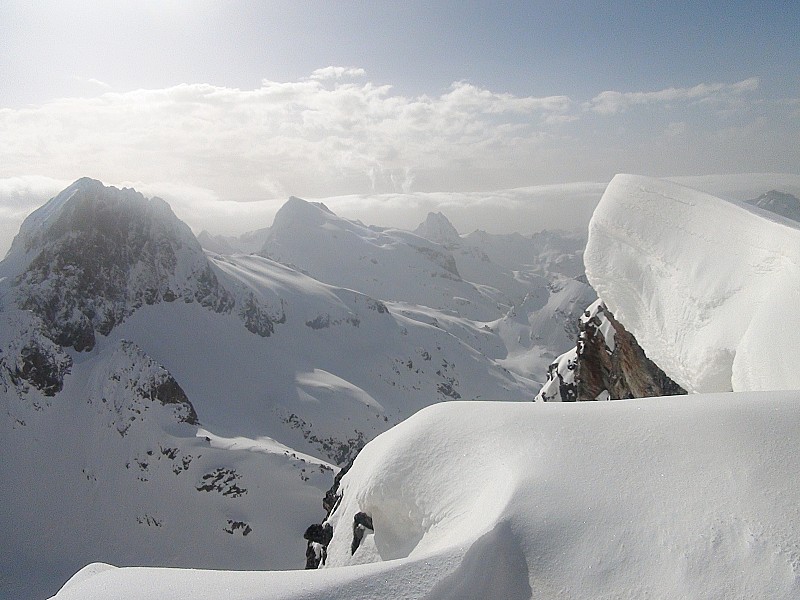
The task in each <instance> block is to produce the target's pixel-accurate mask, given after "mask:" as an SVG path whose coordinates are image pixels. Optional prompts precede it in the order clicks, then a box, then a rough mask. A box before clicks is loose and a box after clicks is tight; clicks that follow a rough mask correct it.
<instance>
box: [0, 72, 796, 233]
mask: <svg viewBox="0 0 800 600" xmlns="http://www.w3.org/2000/svg"><path fill="white" fill-rule="evenodd" d="M762 95H763V93H762V92H761V87H760V82H759V80H758V79H757V78H751V79H745V80H743V81H740V82H738V83H733V84H724V83H701V84H698V85H695V86H692V87H684V88H679V87H670V88H665V89H663V90H659V91H655V92H653V91H651V92H615V91H606V92H603V93H601V94H597V95H595V96H594V98H592V99H591V100H589V101H586V102H582V101H581V100H580V99H578V100H576V99H573V98H571V97H569V96H566V95H545V96H532V95H516V94H511V93H507V92H497V91H494V90H491V89H488V88H485V87H481V86H479V85H476V84H475V83H472V82H467V81H458V82H455V83H453V84H451V85H450V86H449V87H447V88H446V89H445V90H444V91H443V92H442V93H441V94H438V95H425V94H423V95H418V96H407V95H403V94H400V93H398V92H397V91H395V89H394V88H393V87H392V86H391V85H379V84H375V83H373V82H371V81H369V80H368V79H366V77H365V74H364V71H363V69H359V68H356V67H325V68H323V69H318V70H317V71H314V72H313V73H312V75H311V76H309V77H304V78H300V79H298V80H296V81H287V82H278V81H271V80H264V81H262V82H261V83H260V85H258V86H256V87H255V88H254V89H237V88H231V87H224V86H215V85H210V84H205V83H196V84H181V85H175V86H171V87H166V88H163V89H139V90H131V91H126V92H119V91H117V92H112V91H108V92H105V93H102V94H100V95H96V96H94V97H85V98H63V99H58V100H53V101H50V102H47V103H44V104H41V105H38V106H24V107H20V108H0V140H2V143H1V144H0V178H3V177H6V178H15V181H16V183H15V184H14V185H16V186H17V187H19V188H20V189H23V188H24V187H25V186H29V188H28V192H25V194H23V195H20V194H17V195H16V196H14V195H7V196H5V197H3V196H2V191H3V190H2V187H1V186H0V201H2V202H0V217H7V220H6V221H4V222H8V223H11V222H18V220H21V218H22V217H24V214H26V213H25V211H29V210H30V209H32V208H33V205H34V204H36V203H41V202H43V201H44V200H46V197H44V198H43V197H42V190H44V189H45V188H47V192H46V193H47V194H49V195H48V196H47V197H49V196H52V195H54V194H55V193H56V192H57V191H59V190H60V189H63V187H65V186H66V185H67V184H68V183H70V182H71V181H74V180H75V179H78V178H79V177H82V176H89V177H93V178H96V179H100V180H102V181H105V182H109V183H112V184H118V183H120V182H121V183H120V184H121V185H129V186H132V187H135V188H136V189H139V190H140V191H142V192H143V193H145V194H146V195H159V196H162V197H164V198H165V199H166V200H167V201H169V202H170V203H171V204H172V205H173V207H174V210H175V212H176V214H178V216H180V217H181V218H183V219H184V220H186V221H187V222H188V223H189V224H190V225H191V226H192V227H193V228H195V229H209V230H211V231H213V232H215V233H217V232H219V233H235V232H241V231H242V230H243V228H249V229H254V228H257V227H261V226H265V225H266V224H268V223H269V222H271V217H272V214H274V211H275V210H277V207H279V206H280V204H281V203H282V202H283V201H284V200H285V199H286V197H288V196H289V195H296V196H300V197H305V198H329V197H333V196H335V197H344V196H348V197H352V195H354V194H355V195H360V196H364V197H366V196H367V195H369V197H370V198H375V197H378V196H379V195H381V194H402V198H403V200H402V202H407V203H411V204H408V205H407V206H412V205H413V206H418V207H419V210H423V211H424V210H425V208H426V207H429V206H430V207H432V208H436V207H439V206H443V207H446V206H450V204H452V203H455V204H456V205H457V206H456V208H455V210H456V211H457V213H456V216H455V217H454V218H455V220H458V219H461V221H460V223H461V227H462V228H466V229H465V230H467V231H468V230H469V229H470V228H473V229H474V228H475V227H478V226H479V223H478V220H476V219H475V218H473V216H469V215H480V219H483V221H484V222H486V223H500V222H501V221H503V219H505V217H502V218H501V217H500V216H498V215H497V214H496V213H497V211H498V207H500V206H505V205H503V204H497V203H495V204H492V203H488V204H487V203H486V201H485V198H484V196H480V197H477V196H475V197H472V196H469V193H471V192H485V191H486V190H497V189H509V188H521V187H524V186H530V185H533V184H541V183H552V182H558V181H608V180H609V179H610V178H611V177H612V176H613V175H614V174H615V173H616V172H619V171H624V172H640V173H643V174H648V175H657V176H658V175H673V174H674V175H678V174H702V173H711V172H736V171H738V172H746V171H761V172H764V171H789V172H793V171H796V170H797V165H798V164H800V163H798V149H797V144H796V139H797V136H798V135H800V131H798V120H797V119H796V118H794V119H793V118H792V117H791V115H792V113H796V112H797V111H798V104H797V101H796V100H794V99H788V100H781V101H775V100H773V101H772V102H771V103H770V102H769V100H768V99H766V100H765V99H764V98H762V97H761V96H762ZM666 105H669V106H672V107H674V110H672V111H670V112H669V114H668V115H667V116H665V117H664V118H661V119H650V118H648V119H639V121H646V124H645V125H642V124H641V123H637V120H636V119H631V118H629V116H628V115H627V111H629V110H630V109H631V108H633V107H640V108H641V109H643V110H644V109H646V110H649V111H651V113H655V111H657V110H659V109H660V108H661V107H663V106H666ZM689 107H691V109H692V111H693V113H694V114H689V113H688V111H687V109H688V108H689ZM726 110H728V111H730V110H736V111H738V113H737V114H738V115H739V116H741V118H737V119H729V120H726V117H725V115H724V111H726ZM698 113H699V116H700V117H701V118H697V117H698ZM598 115H602V118H598ZM647 116H648V117H649V116H651V115H647ZM707 117H708V118H707ZM732 127H736V128H739V129H738V130H736V131H735V130H734V129H732ZM737 131H738V133H737ZM33 174H38V175H46V176H47V177H49V178H50V179H49V180H48V181H50V182H52V181H54V180H55V181H58V182H60V183H59V184H58V185H51V187H49V188H48V187H47V185H50V184H47V185H45V183H43V181H44V180H36V179H35V178H33V179H31V178H28V179H20V178H18V177H16V176H19V175H33ZM8 181H11V179H8V180H6V183H5V184H4V185H9V186H10V185H12V184H11V183H8ZM37 181H38V183H36V182H37ZM37 186H38V187H37ZM37 190H38V191H37ZM420 190H425V191H429V192H437V191H438V192H453V191H458V192H459V193H461V194H462V195H461V196H453V195H450V196H436V197H435V199H434V197H433V196H428V197H425V198H422V197H419V198H417V197H416V196H414V193H415V192H418V191H420ZM464 194H466V195H464ZM23 196H24V198H23ZM457 197H458V198H461V199H466V200H464V201H465V202H466V201H469V202H474V203H475V207H476V208H479V209H480V210H478V211H477V212H475V213H469V211H468V210H467V209H466V208H464V207H463V206H462V205H461V204H458V202H460V201H461V200H456V198H457ZM13 198H16V200H14V199H13ZM414 198H417V199H416V200H414ZM504 198H506V197H505V196H503V195H497V196H495V199H496V200H497V201H498V202H500V201H501V200H502V201H503V202H505V201H506V200H504ZM28 199H34V200H32V201H29V200H28ZM439 201H441V202H446V203H450V204H444V205H442V204H439V203H438V202H439ZM564 201H565V202H571V201H568V200H564ZM348 202H350V201H348ZM402 202H401V201H399V200H398V202H397V203H392V202H389V201H384V200H381V201H372V200H370V202H369V206H370V207H371V208H370V210H371V211H373V212H371V213H369V215H364V216H361V215H358V214H351V213H347V214H346V216H352V217H353V218H363V219H364V220H366V221H370V220H371V221H372V222H373V223H376V224H392V222H396V223H401V222H402V223H405V221H404V219H405V220H412V219H413V220H414V221H415V222H416V221H418V220H421V218H424V214H422V215H420V214H419V213H418V212H414V211H413V210H410V209H404V208H402ZM414 202H416V203H417V204H413V203H414ZM350 205H353V204H352V202H351V203H350V204H348V205H347V206H350ZM509 206H518V205H516V204H514V205H509ZM553 206H555V205H553ZM484 207H486V208H484ZM437 209H438V208H437ZM380 210H383V211H385V213H384V214H385V215H386V216H387V218H386V219H383V218H381V216H380V215H381V213H380V212H379V211H380ZM514 210H516V209H514ZM514 210H511V212H509V214H510V215H511V217H512V218H510V219H505V221H504V222H505V223H506V225H507V226H508V227H512V226H513V225H515V224H518V226H517V227H516V228H518V229H530V227H527V223H528V221H527V220H526V219H527V218H528V217H525V216H524V215H526V214H528V213H524V212H522V211H519V212H514ZM553 210H556V209H555V208H553ZM4 211H5V212H4ZM254 211H255V212H254ZM468 213H469V215H468ZM537 214H538V213H537ZM253 215H257V216H253ZM459 215H460V216H459ZM584 216H585V215H583V213H581V216H580V217H576V219H577V220H578V221H580V220H581V219H583V218H584ZM389 217H391V218H389ZM536 218H539V217H538V216H537V217H536ZM515 220H516V221H515ZM454 222H455V221H454ZM405 224H406V225H408V226H411V225H414V224H415V223H405ZM523 225H524V226H523ZM457 226H458V225H457ZM498 230H499V229H498Z"/></svg>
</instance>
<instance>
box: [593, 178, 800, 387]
mask: <svg viewBox="0 0 800 600" xmlns="http://www.w3.org/2000/svg"><path fill="white" fill-rule="evenodd" d="M584 260H585V263H586V275H587V277H588V279H589V282H590V283H591V285H592V286H593V287H594V289H595V290H596V291H597V293H598V295H599V296H600V297H601V298H602V299H603V300H604V301H605V302H606V304H607V305H608V307H609V309H610V310H611V311H612V312H613V313H614V315H615V316H616V317H617V318H618V319H619V320H620V322H622V323H623V324H624V325H625V327H626V328H628V330H629V331H631V332H632V333H633V334H634V335H635V336H636V339H637V340H638V341H639V343H640V344H641V345H642V347H643V348H644V349H645V351H646V352H647V355H648V357H649V358H651V359H652V360H653V361H654V362H655V363H656V364H658V365H659V366H660V367H661V368H662V369H663V370H664V371H665V372H666V373H667V374H668V375H669V376H670V377H671V378H672V379H674V380H675V381H676V382H677V383H679V384H680V385H681V386H682V387H683V388H684V389H686V390H687V391H689V392H716V391H730V390H734V391H746V390H778V389H797V388H800V370H798V369H797V368H796V360H795V358H794V352H792V346H793V338H792V337H791V336H790V335H788V333H789V332H792V331H796V329H797V326H798V324H800V320H799V319H798V312H797V307H798V306H800V286H798V285H797V282H798V280H799V278H800V230H798V228H797V226H796V225H792V224H791V223H790V222H789V221H785V220H781V219H780V218H778V217H773V218H766V217H765V216H764V214H763V213H761V212H756V211H755V209H748V208H747V207H745V206H744V205H742V204H738V203H734V202H729V201H726V200H723V199H720V198H717V197H714V196H711V195H708V194H705V193H702V192H698V191H696V190H692V189H689V188H686V187H683V186H681V185H678V184H675V183H670V182H666V181H662V180H658V179H651V178H647V177H640V176H634V175H617V176H616V177H615V178H614V179H613V180H612V181H611V183H610V184H609V186H608V188H607V189H606V192H605V194H604V195H603V198H602V200H601V201H600V204H599V205H598V207H597V209H596V210H595V213H594V216H593V217H592V221H591V223H590V226H589V241H588V245H587V248H586V253H585V256H584Z"/></svg>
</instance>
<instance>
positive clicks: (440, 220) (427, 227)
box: [414, 212, 461, 244]
mask: <svg viewBox="0 0 800 600" xmlns="http://www.w3.org/2000/svg"><path fill="white" fill-rule="evenodd" d="M414 233H416V234H417V235H418V236H420V237H423V238H425V239H426V240H430V241H432V242H436V243H437V244H453V243H457V242H459V241H461V236H460V235H459V233H458V231H456V228H455V227H453V224H452V223H451V222H450V220H449V219H448V218H447V217H445V216H444V215H443V214H442V213H441V212H436V213H433V212H429V213H428V216H427V217H426V219H425V220H424V221H423V222H422V223H420V224H419V227H417V228H416V229H415V230H414Z"/></svg>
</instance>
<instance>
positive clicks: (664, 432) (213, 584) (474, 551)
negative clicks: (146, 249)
mask: <svg viewBox="0 0 800 600" xmlns="http://www.w3.org/2000/svg"><path fill="white" fill-rule="evenodd" d="M799 408H800V392H769V393H741V394H711V395H700V396H693V397H690V398H687V397H685V396H684V397H672V398H661V399H658V400H654V399H647V400H627V401H626V400H623V401H618V402H610V403H605V402H603V403H581V404H547V403H541V404H538V403H537V404H517V403H509V404H502V403H482V402H472V403H461V402H450V403H445V404H440V405H435V406H432V407H430V408H427V409H424V410H423V411H421V412H420V413H418V414H417V415H415V416H414V417H412V418H410V419H408V420H407V421H405V422H403V423H401V424H400V425H398V426H397V427H395V428H393V429H391V430H390V431H388V432H387V433H385V434H383V435H381V436H379V437H378V438H376V439H375V440H374V441H372V442H370V443H369V444H368V445H367V446H366V447H365V449H364V450H363V451H362V453H361V454H360V455H359V456H358V458H357V459H356V461H355V464H354V466H353V467H352V469H351V470H350V471H349V473H348V474H347V475H346V476H345V477H344V478H343V480H342V489H343V500H342V503H341V504H340V506H339V508H338V509H337V511H336V513H335V519H336V522H335V527H334V539H333V541H332V542H331V545H330V546H329V559H330V561H329V565H330V564H336V565H344V566H341V567H340V568H326V569H322V570H318V571H308V572H301V571H296V572H264V573H255V572H248V573H233V572H211V571H193V570H168V569H141V568H139V569H112V570H107V569H96V570H95V572H91V571H90V572H86V573H80V574H79V575H77V576H76V577H75V578H74V580H73V581H72V582H71V583H70V584H69V585H67V586H65V587H64V588H63V589H62V591H61V592H60V593H59V594H58V596H57V598H58V599H59V600H70V599H75V598H81V599H83V600H92V599H100V598H110V597H113V598H120V599H145V598H147V599H148V600H151V599H153V598H176V599H179V598H186V599H189V598H191V599H193V600H204V599H209V600H210V599H211V598H219V597H226V598H240V599H257V598H300V597H302V598H320V599H322V598H332V599H336V598H373V597H375V598H377V597H387V598H423V597H424V598H433V599H437V598H438V599H443V598H489V597H497V598H511V599H519V600H522V599H527V598H531V597H533V598H556V597H565V598H586V599H589V598H591V599H594V598H606V597H614V598H623V597H624V598H644V597H647V598H787V599H788V598H797V597H799V596H800V515H799V514H798V507H797V502H796V500H797V498H798V494H800V480H799V479H798V478H797V476H796V467H795V460H794V459H795V457H796V456H798V454H800V436H798V435H797V432H798V431H800V410H798V409H799ZM357 512H366V513H368V514H369V515H371V516H372V518H373V523H374V533H368V535H366V536H365V538H364V540H363V541H362V544H361V546H360V547H359V548H358V549H357V550H356V552H355V554H354V555H351V554H350V544H351V540H352V533H353V527H352V523H353V517H354V516H355V514H356V513H357ZM364 562H371V564H356V563H364Z"/></svg>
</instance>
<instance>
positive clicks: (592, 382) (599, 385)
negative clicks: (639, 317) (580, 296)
mask: <svg viewBox="0 0 800 600" xmlns="http://www.w3.org/2000/svg"><path fill="white" fill-rule="evenodd" d="M598 313H601V314H602V317H603V318H605V319H607V320H608V321H609V323H610V324H611V326H612V327H613V329H614V350H613V351H612V352H609V351H608V345H607V344H606V340H605V338H604V337H603V334H602V332H601V331H600V329H599V326H600V318H601V316H599V315H595V316H593V317H591V318H588V319H585V320H582V321H583V322H582V323H581V332H580V335H579V337H578V361H577V370H576V373H575V380H576V382H577V398H576V400H578V401H582V400H595V399H597V398H598V397H599V396H600V395H601V394H602V393H603V392H604V391H606V390H607V391H608V393H609V396H610V399H613V400H617V399H620V398H649V397H653V396H676V395H680V394H685V393H686V390H684V389H683V388H682V387H680V386H679V385H678V384H677V383H675V382H674V381H672V379H670V378H669V377H668V376H667V374H666V373H664V371H662V370H661V369H660V368H659V367H658V365H656V364H655V363H654V362H653V361H652V360H650V359H649V358H647V355H646V354H645V352H644V350H643V349H642V347H641V346H640V345H639V343H638V342H637V341H636V338H635V337H633V335H632V334H631V333H630V332H629V331H628V330H626V329H625V328H624V327H623V326H622V324H621V323H620V322H619V321H617V320H616V319H615V318H614V315H613V314H611V311H609V310H608V309H607V308H606V307H605V305H601V306H600V308H599V309H598Z"/></svg>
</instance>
